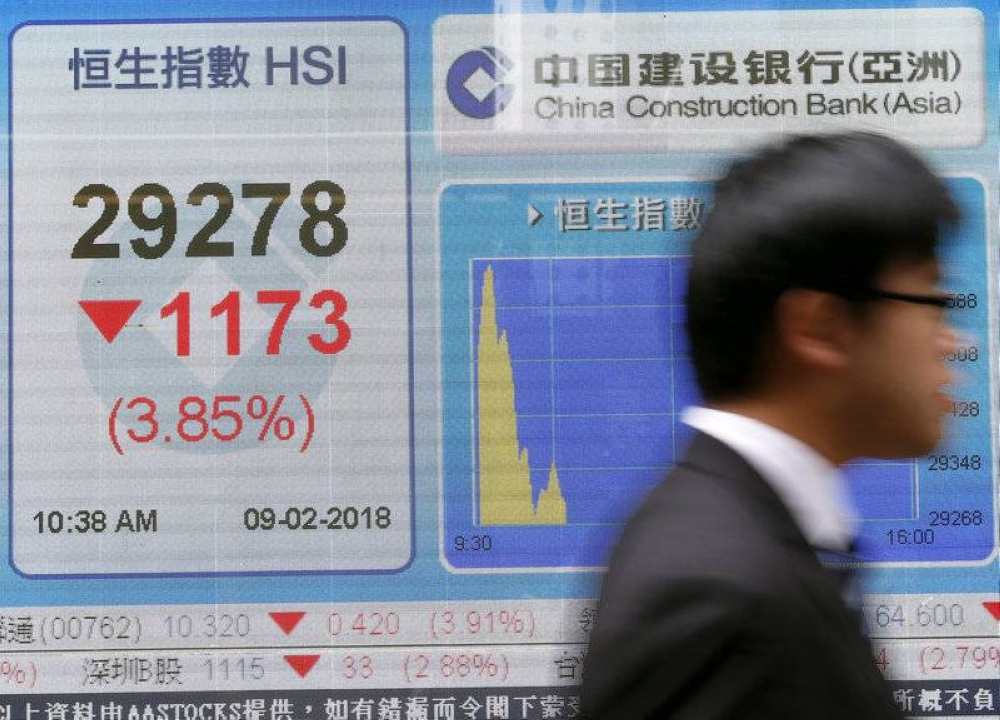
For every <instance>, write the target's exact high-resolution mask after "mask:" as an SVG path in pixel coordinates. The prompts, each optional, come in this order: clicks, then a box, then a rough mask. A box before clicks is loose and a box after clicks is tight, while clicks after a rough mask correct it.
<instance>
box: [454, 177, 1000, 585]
mask: <svg viewBox="0 0 1000 720" xmlns="http://www.w3.org/2000/svg"><path fill="white" fill-rule="evenodd" d="M950 187H951V190H952V192H953V193H954V195H955V196H956V198H957V199H958V200H959V202H960V204H961V205H962V207H963V208H964V211H965V214H966V217H967V219H968V222H967V223H966V224H965V225H964V226H963V228H962V231H961V234H960V235H958V236H956V237H955V238H954V239H953V242H952V244H950V245H949V246H948V247H947V248H946V250H945V253H944V258H943V259H944V264H945V272H946V276H947V277H946V284H948V285H949V286H950V287H951V288H952V289H954V291H955V292H961V293H963V294H965V295H966V296H969V295H975V296H976V301H975V303H974V304H975V307H967V308H962V309H960V310H955V311H954V312H953V322H954V324H955V325H956V326H957V327H958V329H959V330H960V332H961V333H962V334H963V336H965V337H966V338H967V339H969V340H971V341H974V342H975V343H976V344H977V345H978V347H979V348H980V353H981V358H983V359H984V358H985V348H986V347H987V346H988V345H987V335H988V333H987V322H988V312H987V305H986V303H985V302H979V298H985V297H986V270H985V262H984V258H985V252H986V250H985V248H986V245H985V229H984V227H983V215H984V196H983V189H982V187H981V186H980V185H979V183H977V182H975V181H973V180H968V179H956V180H953V181H951V182H950ZM490 192H492V193H495V194H500V195H507V196H508V200H509V205H510V206H513V207H516V208H523V207H525V205H526V204H527V203H528V202H530V203H532V204H533V205H534V206H536V207H537V208H539V209H543V212H544V211H545V210H544V209H545V208H549V209H551V208H554V206H555V205H556V204H557V202H558V200H557V199H554V198H553V197H550V194H553V193H554V194H555V195H557V196H558V195H560V194H562V195H565V196H566V197H569V196H572V197H575V198H587V197H591V198H600V197H609V196H613V197H617V198H631V197H637V196H647V197H668V198H669V197H671V196H688V195H701V196H703V197H704V196H705V195H706V189H705V188H704V187H699V186H697V185H696V184H684V183H669V184H664V185H658V186H635V185H631V184H619V183H609V184H606V185H597V184H595V185H580V184H566V185H560V186H558V187H556V188H553V187H552V186H548V187H546V186H518V185H514V186H492V187H490V188H489V189H488V190H487V189H486V188H484V186H453V187H451V188H448V190H447V191H446V192H445V194H444V197H443V199H442V209H443V217H444V218H445V219H446V223H445V228H446V232H445V237H446V238H454V235H453V232H454V231H455V229H457V228H460V227H462V226H463V224H469V223H476V224H478V225H479V227H480V228H481V229H480V230H479V231H478V232H477V233H476V235H475V237H476V238H477V239H478V240H477V241H476V242H470V239H469V238H468V237H467V238H464V239H463V240H462V241H459V240H458V238H455V241H456V245H457V246H460V247H461V248H463V249H464V252H465V253H468V254H469V255H470V256H471V257H467V258H465V259H464V262H465V263H466V264H465V267H464V273H463V275H464V277H462V278H461V283H462V284H463V285H464V286H465V287H466V289H467V293H468V294H467V295H463V294H462V293H458V292H449V288H452V289H453V288H454V287H455V286H456V285H458V284H459V282H460V280H459V278H458V277H456V278H455V280H454V282H452V281H451V280H450V279H449V280H448V281H447V282H446V290H445V292H446V298H448V299H446V303H447V302H454V303H465V308H469V309H471V312H469V311H468V310H467V311H466V314H465V315H464V317H463V315H462V312H461V310H462V308H460V307H447V306H446V311H445V317H446V318H447V321H446V326H445V328H444V332H445V335H446V346H447V347H450V348H454V349H458V348H460V347H462V346H463V345H465V346H468V347H469V348H470V349H469V350H468V354H469V358H470V364H471V365H472V367H471V368H470V369H469V371H468V374H467V375H466V377H467V378H469V382H468V386H463V385H462V384H461V383H452V382H448V381H447V380H448V376H449V375H450V372H451V371H455V369H456V368H455V367H453V366H446V368H445V373H446V382H445V387H446V388H447V389H448V390H449V395H452V396H455V397H453V398H452V399H453V400H455V402H454V403H452V402H450V401H446V406H447V408H448V410H447V412H448V416H447V417H446V431H447V430H448V429H450V430H452V431H456V432H457V434H458V437H456V438H454V439H455V442H454V443H453V442H451V440H452V438H450V437H446V468H448V471H447V477H446V482H445V494H446V498H445V503H446V507H447V513H446V515H447V519H448V525H447V529H446V538H445V553H446V556H447V559H448V560H449V562H451V563H452V564H453V565H455V566H457V567H494V568H499V567H595V566H600V565H602V564H603V563H604V562H605V561H606V559H607V553H608V550H609V548H610V546H611V544H612V543H613V542H614V538H615V536H616V534H617V532H618V531H619V530H620V525H621V523H622V522H623V521H624V519H625V518H627V517H628V515H629V513H630V512H631V511H632V510H633V509H634V507H635V505H636V503H637V502H639V501H640V500H641V498H642V497H643V496H644V495H645V493H646V492H647V491H648V490H649V489H650V488H651V487H652V486H653V485H655V484H656V483H657V482H658V481H659V480H660V479H661V478H662V477H663V475H664V473H665V471H666V470H667V469H668V468H669V467H670V465H671V464H672V463H673V462H675V460H676V459H677V458H678V456H679V453H682V452H683V448H684V447H685V445H686V443H687V441H688V440H689V438H690V436H691V430H690V429H689V428H687V426H685V425H683V423H680V422H679V414H680V413H681V411H682V410H683V409H684V408H685V407H686V406H688V405H690V404H692V403H696V402H697V401H698V393H697V389H696V385H695V382H694V379H693V374H692V369H691V366H690V362H689V360H688V351H687V345H686V338H685V335H684V330H683V307H682V304H683V296H684V282H685V280H684V278H685V273H686V268H687V259H686V257H685V256H684V255H683V254H680V253H683V251H684V250H685V247H686V244H687V243H688V242H689V240H690V238H689V237H688V235H689V233H687V232H680V233H678V232H673V231H671V230H669V229H668V230H664V231H660V232H658V233H655V234H651V233H641V232H624V233H615V238H614V240H609V239H607V236H608V233H598V232H593V231H591V232H583V233H581V232H573V233H567V232H562V233H560V232H558V230H557V227H556V221H555V220H554V219H553V218H551V217H550V218H548V220H547V222H548V225H547V226H545V225H544V224H543V226H542V227H540V228H531V229H528V228H527V227H522V229H520V230H513V231H512V229H511V228H510V225H509V224H508V223H505V222H503V219H502V218H500V217H497V218H488V217H484V216H483V213H484V208H486V207H504V204H503V203H496V202H494V201H493V200H495V198H492V197H491V195H490ZM486 198H489V201H488V202H482V201H483V200H484V199H486ZM476 199H478V200H480V201H481V205H480V206H476V203H475V200H476ZM452 209H454V210H455V213H454V214H453V213H452ZM463 212H465V213H467V216H466V217H464V218H463V217H461V213H463ZM485 212H488V211H485ZM543 223H544V221H543ZM482 228H497V229H498V230H499V232H498V233H497V234H496V235H495V236H494V235H493V234H492V233H491V232H490V231H489V230H485V231H483V230H482ZM518 232H519V233H521V234H522V235H523V236H524V237H525V238H529V239H533V244H532V247H533V248H534V249H536V251H537V249H539V248H549V249H552V248H555V249H556V251H557V252H559V250H565V252H566V254H565V255H562V254H561V253H560V254H558V255H557V254H556V253H553V255H550V256H541V257H538V256H536V257H524V256H519V255H518V251H519V250H520V249H521V248H519V247H518V246H519V245H520V244H521V243H520V242H518V240H516V239H512V237H511V235H512V233H515V234H516V233H518ZM551 235H555V236H556V237H555V238H552V237H551ZM580 236H584V237H582V238H581V237H580ZM586 236H589V237H586ZM596 236H601V237H600V239H599V240H598V242H599V243H600V244H599V245H595V237H596ZM650 236H651V237H652V238H653V240H650V239H649V237H650ZM638 243H641V244H644V245H645V246H646V248H647V249H650V243H653V244H656V245H657V246H658V249H660V250H662V251H665V252H670V251H674V252H678V253H679V254H677V255H672V256H656V255H644V256H626V255H627V253H628V252H629V251H630V250H631V249H632V248H634V247H636V245H637V244H638ZM560 246H562V247H560ZM588 246H589V247H588ZM574 249H577V250H580V251H581V252H580V254H579V255H576V253H574V252H573V250H574ZM457 250H458V248H457V247H455V246H451V245H449V246H448V247H446V248H443V252H444V253H445V257H446V258H447V259H446V260H445V265H446V267H448V268H454V271H455V273H456V275H457V274H458V273H459V272H462V270H463V268H462V267H461V263H462V262H463V260H462V259H455V258H454V257H453V255H454V253H455V252H456V251H457ZM616 250H619V251H620V252H621V255H617V256H616V255H614V254H613V253H614V252H615V251H616ZM502 251H507V252H508V253H509V254H508V256H507V257H503V256H502V255H501V253H502ZM588 251H589V252H588ZM595 251H596V252H595ZM477 253H481V255H480V256H479V257H476V254H477ZM493 253H496V254H493ZM589 253H594V255H596V256H592V255H591V256H588V255H589ZM487 267H492V269H493V272H494V288H495V295H496V304H497V324H498V327H499V329H500V331H501V332H506V334H507V338H508V341H509V343H510V352H511V358H512V364H513V368H514V384H515V403H516V412H517V415H518V432H519V440H520V444H521V446H522V447H525V448H527V450H528V455H529V461H530V465H531V472H532V486H533V491H534V495H535V498H536V500H537V495H538V493H539V492H540V490H541V489H542V488H543V487H545V485H546V483H547V479H548V471H549V466H550V464H551V463H552V461H553V459H554V460H555V463H556V466H557V468H558V469H559V478H560V486H561V488H562V493H563V495H564V497H565V499H566V505H567V516H568V518H567V525H566V526H564V527H557V526H549V527H525V526H521V527H495V526H490V527H486V526H477V525H476V520H475V515H476V512H477V502H476V478H477V473H476V470H475V462H476V461H475V444H476V441H475V438H476V432H477V428H476V423H475V402H476V399H475V390H474V383H473V379H474V378H475V372H474V367H475V360H476V357H475V342H476V339H477V338H478V329H479V323H480V307H481V304H482V284H483V274H484V272H485V270H486V268H487ZM970 304H971V303H970ZM452 341H453V342H452ZM453 362H464V356H463V357H462V359H458V358H456V359H455V360H454V361H453ZM956 371H957V372H959V373H960V382H959V383H957V384H956V387H955V389H954V393H955V395H956V397H959V398H961V399H963V400H975V401H976V402H978V403H979V405H980V407H981V408H982V411H981V412H980V414H979V415H978V416H977V417H971V418H961V419H955V420H954V421H952V423H951V427H950V433H949V441H948V443H947V444H946V445H945V446H944V447H943V448H941V450H940V452H941V453H949V454H951V453H955V454H962V455H966V454H975V455H979V457H980V466H981V467H980V469H979V470H968V469H965V470H959V471H954V472H940V471H930V470H929V467H930V462H929V461H928V460H927V459H926V458H920V459H917V460H913V461H896V462H887V461H876V460H864V461H858V462H856V463H853V464H851V465H850V466H849V467H847V468H846V475H847V479H848V485H849V488H850V490H851V492H852V495H853V498H854V502H855V504H856V506H857V509H858V512H859V515H860V518H861V521H862V522H861V534H862V547H863V550H864V553H865V557H866V559H867V560H869V561H873V562H882V563H897V562H905V563H910V562H926V561H945V562H948V561H951V562H954V561H982V560H985V559H986V558H987V557H988V556H989V555H990V554H991V553H992V551H993V529H994V521H993V501H992V492H993V483H992V479H991V471H990V468H991V467H992V455H991V447H990V439H989V419H988V413H987V412H986V411H985V409H986V408H988V407H989V393H988V387H989V366H988V363H987V362H984V361H983V360H982V359H981V360H979V361H977V362H975V363H962V364H960V365H959V364H956ZM452 412H455V413H458V415H459V421H458V422H456V423H452V422H451V417H450V413H452ZM463 425H465V426H467V427H468V429H467V430H465V429H464V428H463V427H462V426H463ZM466 442H468V443H470V447H469V448H468V449H465V450H463V448H462V445H464V444H465V443H466ZM463 506H464V507H463ZM942 510H977V511H979V513H980V514H979V515H977V516H976V518H977V522H978V524H972V525H965V526H961V525H959V526H952V525H949V526H943V525H936V526H932V525H931V522H932V516H931V512H932V511H938V512H939V511H942ZM970 517H971V516H970ZM928 530H931V531H932V532H933V537H934V541H933V543H930V542H927V538H928V537H929V535H928V534H927V531H928ZM900 531H902V533H900ZM914 531H919V532H917V533H914ZM890 533H891V537H890ZM456 534H458V535H470V534H488V535H489V536H490V538H491V544H492V547H493V549H492V550H491V551H490V552H488V553H475V554H471V555H470V553H468V551H461V552H459V551H458V550H456V549H455V546H454V545H450V546H449V544H448V539H449V537H453V536H454V535H456Z"/></svg>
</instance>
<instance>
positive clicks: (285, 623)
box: [268, 612, 306, 635]
mask: <svg viewBox="0 0 1000 720" xmlns="http://www.w3.org/2000/svg"><path fill="white" fill-rule="evenodd" d="M268 615H270V616H271V619H272V620H274V624H275V625H277V626H278V627H280V628H281V631H282V632H284V633H285V635H291V634H292V630H294V629H295V626H296V625H298V624H299V620H301V619H302V618H304V617H305V616H306V614H305V613H304V612H273V613H268Z"/></svg>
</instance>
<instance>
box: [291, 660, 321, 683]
mask: <svg viewBox="0 0 1000 720" xmlns="http://www.w3.org/2000/svg"><path fill="white" fill-rule="evenodd" d="M317 660H319V655H285V662H286V663H288V664H289V665H291V666H292V670H294V671H295V672H297V673H298V674H299V677H300V678H304V677H305V676H306V675H308V674H309V671H310V670H312V669H313V666H314V665H315V664H316V661H317Z"/></svg>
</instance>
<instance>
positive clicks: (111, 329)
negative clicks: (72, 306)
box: [80, 300, 142, 345]
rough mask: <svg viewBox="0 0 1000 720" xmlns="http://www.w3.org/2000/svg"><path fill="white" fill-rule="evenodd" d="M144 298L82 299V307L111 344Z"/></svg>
mask: <svg viewBox="0 0 1000 720" xmlns="http://www.w3.org/2000/svg"><path fill="white" fill-rule="evenodd" d="M140 304H142V300H81V301H80V307H81V308H83V311H84V312H85V313H87V317H89V318H90V322H92V323H94V327H96V328H97V330H98V331H99V332H100V333H101V335H103V336H104V339H105V340H107V341H108V344H109V345H110V344H111V343H112V342H113V341H114V339H115V338H116V337H118V333H120V332H121V331H122V328H123V327H125V323H127V322H128V321H129V320H131V319H132V314H133V313H134V312H135V311H136V308H138V307H139V305H140Z"/></svg>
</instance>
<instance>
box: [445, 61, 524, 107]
mask: <svg viewBox="0 0 1000 720" xmlns="http://www.w3.org/2000/svg"><path fill="white" fill-rule="evenodd" d="M513 67H514V63H512V62H511V60H510V58H508V57H507V56H506V55H504V54H503V53H502V52H501V51H500V50H498V49H497V48H495V47H485V46H484V47H481V48H478V49H476V50H470V51H469V52H467V53H465V54H464V55H461V56H460V57H459V58H458V59H457V60H455V62H453V63H452V64H451V67H450V68H449V69H448V79H447V85H446V86H447V89H448V99H449V100H451V104H452V105H454V106H455V109H456V110H458V111H459V112H460V113H462V114H463V115H465V116H466V117H470V118H474V119H476V120H486V119H488V118H491V117H494V116H496V115H498V114H499V113H501V112H503V109H504V108H505V107H507V103H509V102H510V98H511V96H512V95H513V94H514V86H513V85H510V84H508V83H505V82H504V81H503V80H504V78H505V77H506V76H507V73H508V72H509V71H510V70H511V68H513Z"/></svg>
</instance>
